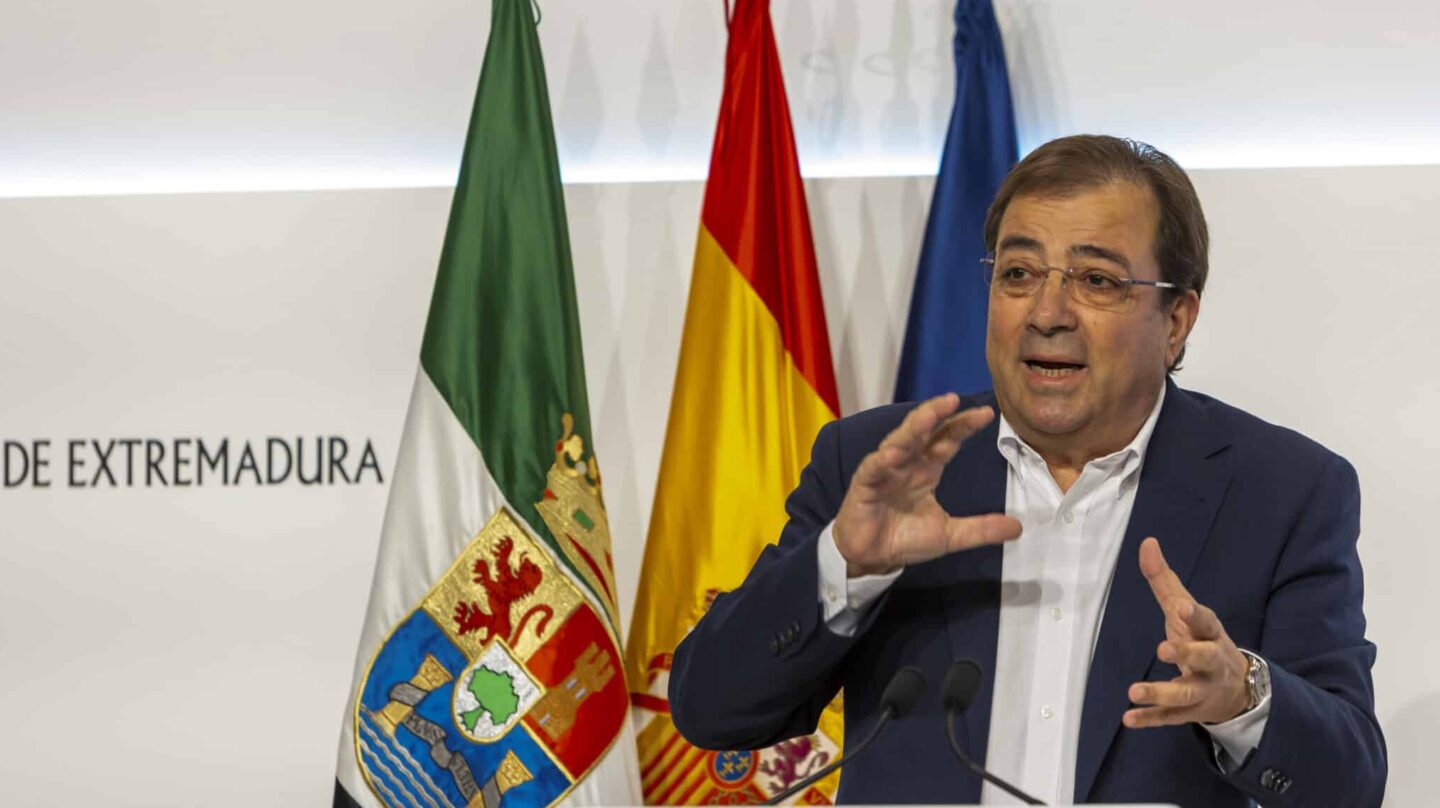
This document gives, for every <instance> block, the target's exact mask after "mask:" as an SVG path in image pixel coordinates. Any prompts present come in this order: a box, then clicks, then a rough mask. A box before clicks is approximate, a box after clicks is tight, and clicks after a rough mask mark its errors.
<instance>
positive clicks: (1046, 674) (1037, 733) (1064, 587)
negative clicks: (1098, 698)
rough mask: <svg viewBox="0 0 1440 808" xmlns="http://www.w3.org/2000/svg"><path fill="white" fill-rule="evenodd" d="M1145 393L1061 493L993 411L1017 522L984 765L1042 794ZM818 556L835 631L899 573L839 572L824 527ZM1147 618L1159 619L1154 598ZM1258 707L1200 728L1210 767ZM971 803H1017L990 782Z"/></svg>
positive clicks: (1067, 754) (1079, 691)
mask: <svg viewBox="0 0 1440 808" xmlns="http://www.w3.org/2000/svg"><path fill="white" fill-rule="evenodd" d="M1156 398H1157V400H1156V402H1155V407H1154V408H1153V409H1152V410H1151V412H1150V417H1149V418H1148V419H1147V420H1146V421H1145V423H1144V425H1142V426H1141V427H1140V431H1139V432H1138V433H1136V435H1135V438H1134V440H1132V441H1131V442H1130V444H1129V445H1128V446H1126V447H1125V448H1123V449H1121V450H1120V451H1118V452H1115V453H1114V454H1110V455H1106V456H1105V457H1101V458H1097V459H1095V460H1092V461H1090V462H1089V463H1087V464H1086V465H1085V468H1084V469H1082V470H1081V473H1080V477H1079V478H1078V479H1077V480H1076V481H1075V483H1074V484H1073V485H1072V486H1071V487H1070V490H1069V491H1065V492H1061V490H1060V486H1059V485H1058V484H1057V483H1056V482H1055V479H1054V477H1052V476H1051V474H1050V470H1049V468H1048V467H1047V466H1046V465H1045V461H1044V459H1042V458H1041V457H1040V455H1039V453H1037V452H1036V451H1035V450H1034V449H1032V448H1030V447H1029V446H1028V445H1026V443H1025V442H1024V441H1023V440H1021V439H1020V437H1019V436H1018V435H1016V434H1015V430H1014V429H1013V428H1012V427H1011V426H1010V424H1009V422H1008V421H1006V420H1005V418H1004V416H1003V415H1002V416H1001V417H1000V425H999V436H998V437H997V439H996V444H997V447H998V449H999V450H1000V454H1001V455H1002V456H1003V457H1004V458H1005V461H1006V463H1007V464H1008V467H1009V469H1008V473H1007V477H1006V487H1005V513H1007V514H1009V515H1010V516H1014V517H1015V518H1017V519H1019V520H1020V524H1021V525H1022V526H1023V527H1024V533H1023V534H1022V536H1021V537H1020V538H1019V539H1018V540H1016V541H1011V542H1006V543H1005V546H1004V556H1003V562H1002V567H1001V587H1000V628H999V637H998V638H997V643H996V657H995V671H994V681H995V694H994V699H993V701H992V706H991V715H990V738H989V742H988V745H987V747H986V757H985V761H986V762H985V768H986V769H987V770H989V771H990V772H991V773H993V774H995V775H997V776H999V777H1001V778H1003V779H1005V780H1008V781H1009V782H1011V783H1013V784H1015V785H1016V786H1018V787H1019V788H1020V790H1022V791H1025V792H1027V793H1029V794H1031V795H1032V796H1034V797H1037V798H1039V799H1040V800H1042V801H1043V802H1046V803H1051V804H1054V803H1069V802H1071V801H1072V800H1073V798H1074V794H1073V792H1074V790H1075V761H1076V757H1077V748H1078V745H1079V738H1080V715H1081V710H1082V708H1083V706H1084V703H1085V684H1086V678H1087V676H1088V674H1089V671H1090V659H1091V656H1092V655H1093V654H1094V652H1095V643H1096V641H1097V640H1098V638H1099V636H1100V621H1101V618H1102V617H1103V616H1104V612H1105V601H1106V599H1107V598H1108V596H1109V592H1110V581H1111V578H1112V577H1113V575H1114V572H1115V564H1116V563H1117V561H1118V558H1117V557H1118V555H1119V553H1120V545H1121V543H1122V541H1123V540H1124V536H1125V527H1126V525H1127V524H1128V523H1129V521H1130V511H1131V509H1132V508H1133V507H1134V505H1135V491H1136V488H1137V487H1138V486H1139V484H1140V470H1141V467H1142V466H1143V464H1144V460H1145V450H1146V448H1147V447H1148V446H1149V443H1150V435H1151V434H1152V433H1153V432H1154V430H1155V422H1156V421H1157V420H1158V419H1159V417H1160V408H1161V406H1162V405H1163V404H1164V395H1163V392H1162V393H1161V394H1160V395H1158V396H1157V397H1156ZM1160 539H1161V541H1162V542H1163V541H1164V537H1163V536H1162V537H1160ZM1125 563H1131V564H1138V563H1139V559H1138V558H1135V559H1126V560H1125ZM818 564H819V569H820V599H821V603H822V606H823V612H824V616H825V622H826V626H827V627H828V628H829V630H831V631H834V632H835V633H837V634H844V635H851V634H853V633H854V631H855V628H856V626H858V625H859V623H860V620H861V618H862V617H863V616H864V613H865V611H866V610H867V609H868V608H869V607H870V606H871V605H872V604H873V603H874V602H875V601H876V600H877V599H878V598H879V597H880V595H882V594H884V592H885V590H886V589H888V588H889V586H890V584H891V583H893V582H894V581H895V579H896V578H898V577H900V571H895V572H891V573H889V574H886V575H868V576H862V577H857V578H849V579H847V578H846V564H845V559H844V558H843V557H841V555H840V551H839V550H838V549H837V548H836V545H835V539H834V536H833V535H832V534H831V526H826V528H825V530H824V532H823V533H822V534H821V535H820V541H819V549H818ZM1155 619H1156V620H1163V619H1164V618H1163V616H1162V614H1161V612H1160V607H1159V606H1158V605H1156V607H1155ZM1269 710H1270V704H1269V698H1268V697H1267V698H1266V699H1265V701H1264V702H1262V703H1261V704H1260V705H1258V706H1257V707H1256V709H1254V710H1251V711H1250V712H1247V713H1244V714H1243V715H1241V716H1239V717H1237V718H1234V719H1232V720H1230V721H1227V722H1225V723H1223V724H1214V725H1203V726H1205V729H1206V730H1207V731H1208V732H1209V733H1210V735H1211V737H1212V739H1213V740H1214V741H1215V742H1216V743H1215V750H1214V751H1215V756H1216V760H1217V762H1218V763H1219V765H1220V766H1221V767H1223V768H1225V769H1226V770H1229V769H1230V768H1232V767H1234V766H1235V765H1238V763H1237V762H1238V761H1243V760H1244V759H1245V757H1246V756H1247V755H1248V754H1249V753H1250V750H1252V749H1254V748H1255V746H1256V745H1258V744H1259V742H1260V737H1261V735H1263V733H1264V730H1265V720H1266V718H1267V717H1268V715H1269ZM943 742H944V739H943V738H937V739H936V743H943ZM957 765H958V764H957ZM980 802H981V803H982V804H984V805H1019V804H1021V803H1020V802H1019V801H1018V800H1016V799H1015V798H1013V797H1011V796H1010V795H1008V794H1006V793H1005V792H1003V791H1001V790H1000V789H998V788H995V787H994V786H991V785H990V784H989V783H986V784H985V785H984V786H983V787H982V790H981V795H980Z"/></svg>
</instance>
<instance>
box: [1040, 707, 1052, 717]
mask: <svg viewBox="0 0 1440 808" xmlns="http://www.w3.org/2000/svg"><path fill="white" fill-rule="evenodd" d="M1040 717H1041V718H1046V719H1049V718H1054V717H1055V711H1054V710H1052V709H1050V706H1049V705H1046V706H1044V707H1041V708H1040Z"/></svg>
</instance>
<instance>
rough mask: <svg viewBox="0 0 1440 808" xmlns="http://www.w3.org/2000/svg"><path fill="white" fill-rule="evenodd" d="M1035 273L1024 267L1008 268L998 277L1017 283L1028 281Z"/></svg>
mask: <svg viewBox="0 0 1440 808" xmlns="http://www.w3.org/2000/svg"><path fill="white" fill-rule="evenodd" d="M1034 274H1035V273H1033V272H1031V271H1030V270H1028V269H1026V268H1025V267H1010V268H1008V269H1006V270H1004V271H1003V272H1001V273H1000V277H1001V278H1003V279H1005V280H1007V281H1011V282H1015V283H1019V282H1022V281H1025V280H1028V279H1030V278H1031V277H1032V276H1034Z"/></svg>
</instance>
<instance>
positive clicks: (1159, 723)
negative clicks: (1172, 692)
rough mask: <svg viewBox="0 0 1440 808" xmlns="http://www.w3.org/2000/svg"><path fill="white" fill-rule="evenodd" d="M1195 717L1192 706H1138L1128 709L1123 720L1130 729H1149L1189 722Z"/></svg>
mask: <svg viewBox="0 0 1440 808" xmlns="http://www.w3.org/2000/svg"><path fill="white" fill-rule="evenodd" d="M1195 718H1196V714H1195V710H1194V709H1193V708H1190V707H1136V708H1134V709H1132V710H1126V711H1125V715H1124V716H1122V718H1121V721H1123V722H1124V724H1125V726H1127V727H1129V728H1130V729H1148V728H1150V727H1174V726H1179V725H1181V724H1189V723H1190V722H1191V721H1194V720H1195Z"/></svg>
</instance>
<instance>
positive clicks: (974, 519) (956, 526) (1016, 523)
mask: <svg viewBox="0 0 1440 808" xmlns="http://www.w3.org/2000/svg"><path fill="white" fill-rule="evenodd" d="M1020 531H1021V527H1020V520H1019V519H1016V518H1015V517H1013V516H1006V515H1005V514H1002V513H987V514H984V515H981V516H960V517H955V516H952V517H950V518H949V519H946V520H945V551H946V552H947V553H953V552H956V551H958V550H970V549H973V548H975V547H982V546H984V545H987V544H1000V543H1001V542H1007V541H1010V540H1011V539H1017V538H1019V537H1020Z"/></svg>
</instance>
